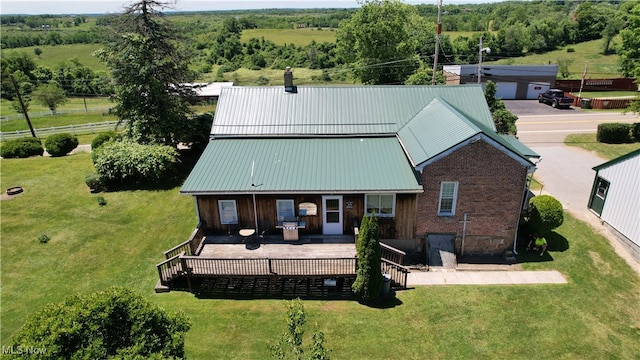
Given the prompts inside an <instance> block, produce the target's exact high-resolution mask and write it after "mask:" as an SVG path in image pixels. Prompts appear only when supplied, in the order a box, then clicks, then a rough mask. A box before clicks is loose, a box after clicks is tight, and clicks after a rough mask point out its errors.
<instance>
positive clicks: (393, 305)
mask: <svg viewBox="0 0 640 360" xmlns="http://www.w3.org/2000/svg"><path fill="white" fill-rule="evenodd" d="M0 161H1V163H0V165H1V175H2V176H1V184H2V189H3V190H4V189H5V188H7V187H10V186H15V185H21V186H23V187H24V188H25V192H24V193H23V194H22V195H20V196H18V197H16V198H14V199H12V200H2V202H1V203H0V205H1V206H2V219H1V230H2V243H1V247H2V248H1V250H2V253H1V256H2V259H1V260H2V263H1V264H2V265H1V266H2V275H1V276H2V278H1V280H2V285H3V286H2V293H1V294H0V296H1V300H2V308H1V309H0V311H1V315H2V317H1V319H2V329H1V335H2V345H8V343H9V338H10V336H11V335H12V334H14V333H15V332H16V331H17V330H18V328H19V327H20V326H21V324H23V322H24V321H25V319H26V318H27V317H28V316H29V315H30V314H32V313H33V312H34V311H36V310H38V309H40V308H41V307H42V306H43V305H44V304H46V303H48V302H57V301H62V300H63V299H64V298H66V297H67V296H69V295H71V294H75V293H82V294H86V293H90V292H94V291H99V290H103V289H104V288H105V287H107V286H111V285H123V286H127V287H130V288H133V289H135V290H136V291H139V292H141V293H142V294H143V295H144V296H145V297H147V298H148V299H150V300H151V301H153V302H154V303H157V304H159V305H160V306H162V307H163V308H165V309H167V310H169V311H178V310H181V311H184V312H186V313H187V314H188V315H189V317H190V318H191V320H192V322H193V326H192V328H191V330H190V331H189V333H188V334H187V336H186V352H187V357H188V358H191V359H264V358H268V357H269V350H268V342H269V341H273V340H275V339H276V338H277V337H278V336H279V334H280V333H281V332H282V331H283V329H284V327H285V320H284V317H285V312H286V309H285V306H284V302H283V301H282V300H219V299H198V298H196V297H195V296H194V295H192V294H189V293H184V292H171V293H168V294H155V293H153V286H154V285H155V283H156V281H157V277H158V275H157V271H156V268H155V264H156V263H158V262H160V261H161V260H162V252H163V251H164V250H167V249H169V248H170V247H172V246H173V245H176V244H178V243H179V242H181V241H183V240H185V239H186V238H187V237H188V236H189V234H190V232H191V230H192V229H193V227H194V225H195V222H196V218H195V211H194V207H193V200H192V199H191V198H190V197H186V196H181V195H179V194H178V188H173V189H169V190H157V191H126V192H114V193H102V194H91V193H89V191H88V189H87V187H86V185H85V184H84V176H85V175H86V173H88V172H91V171H92V169H91V168H92V166H91V160H90V155H89V154H77V155H72V156H67V157H63V158H41V157H36V158H30V159H9V160H5V159H2V160H0ZM62 169H64V170H62ZM97 196H104V198H105V199H106V200H107V205H106V206H105V207H100V206H98V203H97V200H96V198H97ZM40 233H46V234H48V235H49V236H50V237H51V241H50V242H49V243H48V244H40V243H39V242H38V241H37V236H38V234H40ZM549 240H550V246H549V255H550V259H552V260H553V261H540V259H539V257H537V256H536V257H535V258H534V257H532V258H531V259H528V260H530V261H531V262H529V263H525V264H524V267H525V268H526V269H536V270H538V269H540V270H541V269H555V270H559V271H561V272H562V273H563V274H564V275H565V276H566V277H567V279H568V282H569V283H568V284H567V285H533V286H531V285H528V286H441V287H418V288H415V289H410V290H406V291H401V292H398V294H397V299H396V300H393V301H391V302H389V303H388V304H386V305H388V306H386V307H381V308H372V307H367V306H364V305H361V304H359V303H358V302H356V301H329V300H314V301H304V306H305V309H306V310H307V313H308V314H307V319H308V322H309V324H310V325H312V324H314V323H316V322H317V323H318V326H319V327H320V329H322V330H323V331H324V333H325V335H326V339H327V342H326V344H327V346H328V347H329V348H331V349H332V352H331V356H332V358H334V359H398V358H402V359H443V358H460V359H463V358H465V359H466V358H476V359H483V358H484V359H503V358H510V359H530V358H534V357H535V358H539V359H557V358H565V359H585V358H589V359H601V358H615V359H634V358H637V355H638V344H639V343H640V313H639V312H638V307H637V306H638V303H640V279H639V278H638V276H637V275H636V274H635V273H634V272H633V271H632V269H631V268H630V267H629V266H628V265H627V264H626V263H625V262H624V261H622V260H621V259H620V258H619V257H618V256H616V254H615V253H614V251H613V249H612V248H611V246H610V245H609V244H608V242H607V240H606V239H604V238H603V237H601V236H600V235H596V234H594V232H593V231H592V230H591V228H590V227H589V226H587V225H585V224H584V223H582V222H579V221H577V220H575V219H574V218H572V217H567V218H566V220H565V223H564V225H562V226H561V227H560V228H559V229H557V232H556V233H555V234H554V235H553V236H551V237H549ZM548 259H549V258H548ZM548 259H547V260H548ZM310 333H311V327H308V328H307V336H310Z"/></svg>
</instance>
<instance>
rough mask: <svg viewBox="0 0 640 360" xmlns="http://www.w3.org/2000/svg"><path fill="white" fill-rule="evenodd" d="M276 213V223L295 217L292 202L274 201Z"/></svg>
mask: <svg viewBox="0 0 640 360" xmlns="http://www.w3.org/2000/svg"><path fill="white" fill-rule="evenodd" d="M276 212H277V215H278V221H283V220H284V219H288V218H294V217H296V208H295V206H294V204H293V200H276Z"/></svg>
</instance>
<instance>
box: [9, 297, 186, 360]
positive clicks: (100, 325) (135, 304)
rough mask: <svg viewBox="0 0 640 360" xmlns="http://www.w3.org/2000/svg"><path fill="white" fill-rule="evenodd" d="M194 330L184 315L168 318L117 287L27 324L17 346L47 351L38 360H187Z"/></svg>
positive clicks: (48, 310) (55, 306) (51, 308)
mask: <svg viewBox="0 0 640 360" xmlns="http://www.w3.org/2000/svg"><path fill="white" fill-rule="evenodd" d="M190 327H191V324H190V322H189V319H188V318H187V317H186V315H185V314H184V313H181V312H179V313H175V314H173V313H167V312H166V311H165V310H164V309H162V308H160V307H158V306H157V305H155V304H153V303H151V302H150V301H149V300H147V299H146V298H145V297H143V296H142V295H140V294H137V293H134V292H133V291H131V290H129V289H126V288H121V287H112V288H109V289H107V290H105V291H101V292H97V293H94V294H89V295H76V296H72V297H70V298H68V299H67V300H65V301H64V302H61V303H51V304H48V305H46V306H45V307H44V308H42V309H41V310H39V311H37V312H36V313H34V314H33V315H31V317H30V318H29V319H27V321H26V322H25V324H24V325H23V326H22V328H21V329H20V330H19V331H18V333H16V334H15V336H14V337H13V338H12V339H11V346H13V348H14V349H39V348H42V349H46V353H44V355H43V356H37V355H36V356H35V357H34V358H38V359H107V358H108V359H115V358H118V359H161V358H162V359H165V358H169V359H176V358H178V359H182V358H184V335H185V333H186V332H187V331H188V330H189V328H190ZM9 357H10V358H20V359H22V358H24V355H23V354H22V353H19V354H17V355H10V356H9Z"/></svg>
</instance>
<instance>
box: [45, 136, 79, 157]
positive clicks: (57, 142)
mask: <svg viewBox="0 0 640 360" xmlns="http://www.w3.org/2000/svg"><path fill="white" fill-rule="evenodd" d="M44 147H45V148H46V149H47V152H48V153H49V155H51V156H52V157H59V156H65V155H67V154H68V153H70V152H71V150H73V149H75V148H77V147H78V138H77V137H76V136H75V135H72V134H66V133H65V134H55V135H51V136H49V137H48V138H47V140H45V142H44Z"/></svg>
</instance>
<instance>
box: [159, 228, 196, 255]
mask: <svg viewBox="0 0 640 360" xmlns="http://www.w3.org/2000/svg"><path fill="white" fill-rule="evenodd" d="M203 240H204V231H203V230H202V227H201V226H200V224H198V227H196V228H195V230H193V232H192V233H191V236H190V237H189V240H187V241H185V242H183V243H180V244H178V245H176V246H174V247H172V248H171V249H169V250H167V251H165V252H164V257H165V259H169V258H172V257H174V256H176V255H178V254H180V253H181V252H184V253H185V254H186V255H197V254H199V253H200V247H201V246H202V242H203Z"/></svg>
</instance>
